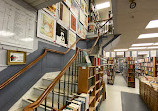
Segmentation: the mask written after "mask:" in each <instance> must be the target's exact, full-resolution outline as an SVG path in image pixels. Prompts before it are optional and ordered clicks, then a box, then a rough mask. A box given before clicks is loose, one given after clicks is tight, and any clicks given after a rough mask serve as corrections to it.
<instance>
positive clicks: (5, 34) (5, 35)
mask: <svg viewBox="0 0 158 111" xmlns="http://www.w3.org/2000/svg"><path fill="white" fill-rule="evenodd" d="M14 35H15V34H14V33H12V32H9V31H3V30H2V31H0V36H2V37H11V36H14Z"/></svg>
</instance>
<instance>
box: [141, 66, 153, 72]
mask: <svg viewBox="0 0 158 111" xmlns="http://www.w3.org/2000/svg"><path fill="white" fill-rule="evenodd" d="M142 70H144V71H150V72H153V71H154V68H153V67H142Z"/></svg>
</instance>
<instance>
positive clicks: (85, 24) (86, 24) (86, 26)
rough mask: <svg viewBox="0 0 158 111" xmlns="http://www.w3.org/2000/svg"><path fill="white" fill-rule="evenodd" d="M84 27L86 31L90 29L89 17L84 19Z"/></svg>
mask: <svg viewBox="0 0 158 111" xmlns="http://www.w3.org/2000/svg"><path fill="white" fill-rule="evenodd" d="M84 26H85V28H86V29H88V17H87V16H85V19H84Z"/></svg>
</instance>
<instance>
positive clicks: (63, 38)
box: [56, 23, 68, 47]
mask: <svg viewBox="0 0 158 111" xmlns="http://www.w3.org/2000/svg"><path fill="white" fill-rule="evenodd" d="M67 32H68V31H67V29H66V28H64V27H63V26H61V25H60V24H59V23H56V43H58V44H60V45H62V46H65V47H66V46H67V44H68V43H67V34H68V33H67Z"/></svg>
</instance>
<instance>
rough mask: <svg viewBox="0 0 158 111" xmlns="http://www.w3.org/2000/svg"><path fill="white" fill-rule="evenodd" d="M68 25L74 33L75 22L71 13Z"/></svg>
mask: <svg viewBox="0 0 158 111" xmlns="http://www.w3.org/2000/svg"><path fill="white" fill-rule="evenodd" d="M70 25H71V26H70V29H71V30H72V31H74V32H75V33H76V29H77V28H76V27H77V20H76V18H75V17H74V15H73V14H72V13H71V19H70Z"/></svg>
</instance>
